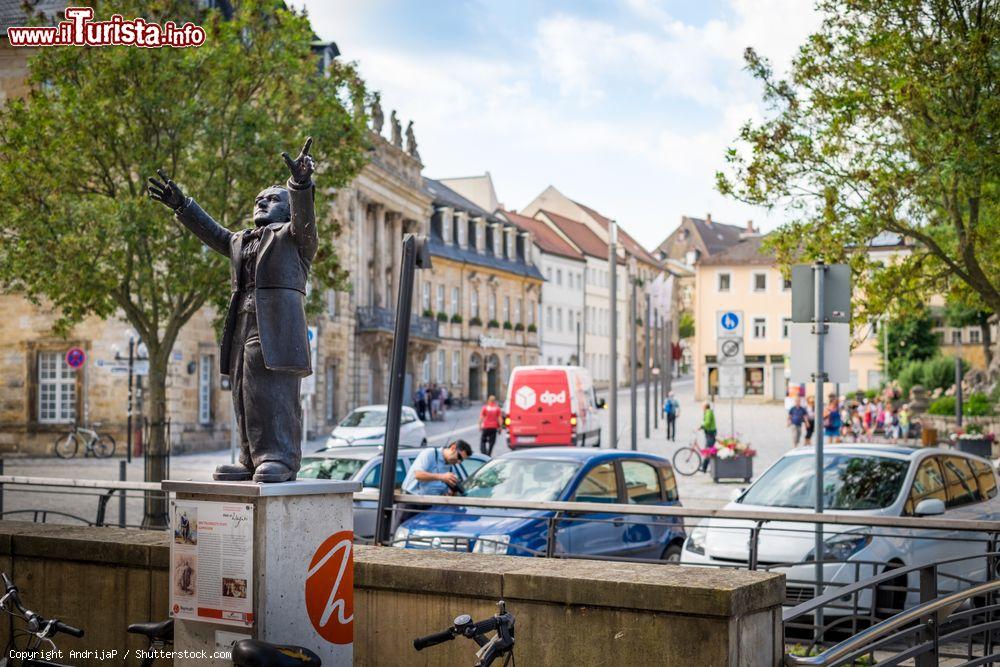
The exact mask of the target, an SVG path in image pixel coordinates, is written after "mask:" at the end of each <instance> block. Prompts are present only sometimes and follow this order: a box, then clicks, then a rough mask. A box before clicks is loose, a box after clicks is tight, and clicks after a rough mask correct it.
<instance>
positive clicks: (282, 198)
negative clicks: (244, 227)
mask: <svg viewBox="0 0 1000 667" xmlns="http://www.w3.org/2000/svg"><path fill="white" fill-rule="evenodd" d="M291 219H292V208H291V206H290V205H289V200H288V190H287V189H286V188H283V187H281V186H280V185H272V186H271V187H269V188H265V189H263V190H261V191H260V194H258V195H257V197H256V198H255V199H254V200H253V224H254V225H255V226H256V227H264V226H266V225H270V224H272V223H275V222H288V221H289V220H291Z"/></svg>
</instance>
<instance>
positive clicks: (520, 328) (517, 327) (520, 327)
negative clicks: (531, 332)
mask: <svg viewBox="0 0 1000 667" xmlns="http://www.w3.org/2000/svg"><path fill="white" fill-rule="evenodd" d="M514 331H524V325H523V324H521V323H520V322H518V323H517V324H515V325H514Z"/></svg>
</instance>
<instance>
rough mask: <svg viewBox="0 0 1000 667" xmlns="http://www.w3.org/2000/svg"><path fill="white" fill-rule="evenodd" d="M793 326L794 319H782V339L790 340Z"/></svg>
mask: <svg viewBox="0 0 1000 667" xmlns="http://www.w3.org/2000/svg"><path fill="white" fill-rule="evenodd" d="M791 325H792V318H790V317H782V318H781V337H782V338H788V336H789V329H790V328H791Z"/></svg>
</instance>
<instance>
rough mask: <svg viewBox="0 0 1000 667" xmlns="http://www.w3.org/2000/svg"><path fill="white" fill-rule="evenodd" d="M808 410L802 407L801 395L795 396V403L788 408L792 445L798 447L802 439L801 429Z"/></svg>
mask: <svg viewBox="0 0 1000 667" xmlns="http://www.w3.org/2000/svg"><path fill="white" fill-rule="evenodd" d="M808 415H809V412H808V410H806V409H805V408H804V407H802V397H801V396H796V397H795V404H794V405H792V407H790V408H788V427H789V428H790V429H791V431H792V447H798V446H799V443H800V442H801V441H802V429H803V428H804V427H805V423H806V419H807V418H808Z"/></svg>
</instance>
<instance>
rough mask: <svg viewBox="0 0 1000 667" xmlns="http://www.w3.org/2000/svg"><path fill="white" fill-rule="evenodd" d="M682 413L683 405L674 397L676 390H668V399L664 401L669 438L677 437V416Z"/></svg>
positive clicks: (674, 438) (664, 413)
mask: <svg viewBox="0 0 1000 667" xmlns="http://www.w3.org/2000/svg"><path fill="white" fill-rule="evenodd" d="M680 413H681V405H680V403H678V402H677V399H676V398H674V392H672V391H670V392H667V400H665V401H664V402H663V415H664V418H665V419H666V421H667V440H676V439H677V416H678V415H680Z"/></svg>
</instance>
